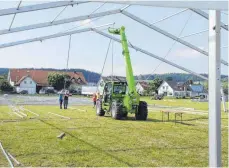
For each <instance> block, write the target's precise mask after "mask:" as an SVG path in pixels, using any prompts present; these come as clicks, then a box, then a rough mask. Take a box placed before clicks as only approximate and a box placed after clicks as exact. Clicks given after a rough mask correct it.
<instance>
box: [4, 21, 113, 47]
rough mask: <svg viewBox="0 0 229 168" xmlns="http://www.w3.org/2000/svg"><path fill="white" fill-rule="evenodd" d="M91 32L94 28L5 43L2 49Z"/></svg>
mask: <svg viewBox="0 0 229 168" xmlns="http://www.w3.org/2000/svg"><path fill="white" fill-rule="evenodd" d="M112 24H114V23H109V24H105V25H100V26H96V27H94V28H101V27H105V26H109V25H112ZM91 30H92V28H85V29H80V30H74V31H69V32H64V33H56V34H52V35H48V36H42V37H37V38H31V39H27V40H21V41H16V42H11V43H5V44H1V45H0V48H7V47H12V46H16V45H21V44H26V43H31V42H35V41H41V42H42V41H43V40H47V39H52V38H57V37H62V36H68V35H72V34H76V33H82V32H88V31H91Z"/></svg>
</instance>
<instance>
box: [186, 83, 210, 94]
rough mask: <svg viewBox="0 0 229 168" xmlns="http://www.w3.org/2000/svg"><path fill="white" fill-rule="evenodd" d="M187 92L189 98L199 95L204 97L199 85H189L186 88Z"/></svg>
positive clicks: (203, 91)
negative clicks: (188, 91)
mask: <svg viewBox="0 0 229 168" xmlns="http://www.w3.org/2000/svg"><path fill="white" fill-rule="evenodd" d="M188 90H190V97H196V96H200V94H202V95H206V93H205V92H206V91H205V90H204V86H203V85H201V84H191V85H189V86H188Z"/></svg>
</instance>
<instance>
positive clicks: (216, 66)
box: [0, 0, 228, 167]
mask: <svg viewBox="0 0 229 168" xmlns="http://www.w3.org/2000/svg"><path fill="white" fill-rule="evenodd" d="M89 2H104V1H102V0H101V1H57V2H51V3H43V4H38V5H30V6H24V7H18V8H10V9H2V10H0V16H5V15H10V14H17V13H24V12H30V11H36V10H44V9H49V8H57V7H61V6H69V5H72V6H73V5H78V4H82V3H89ZM106 3H119V4H128V6H126V7H125V8H123V9H118V10H110V11H106V12H100V13H95V14H90V15H85V16H78V17H74V18H68V19H62V20H57V21H53V22H46V23H39V24H33V25H28V26H22V27H16V28H11V29H7V30H0V35H2V34H8V33H14V32H19V31H26V30H31V29H37V28H42V27H48V26H54V25H60V24H65V23H70V22H75V21H80V20H84V19H88V18H97V17H102V16H107V15H112V14H117V13H122V14H123V15H125V16H127V17H129V18H131V19H133V20H135V21H137V22H139V23H140V24H143V25H145V26H147V27H149V28H150V29H153V30H155V31H157V32H159V33H161V34H163V35H165V36H167V37H168V38H171V39H173V40H175V41H177V42H179V43H181V44H183V45H185V46H187V47H190V48H192V49H194V50H196V51H198V52H200V53H202V54H204V55H206V56H208V60H209V78H206V77H204V76H202V75H200V74H198V73H196V72H193V71H191V70H189V69H187V68H184V67H182V66H180V65H177V64H175V63H173V62H171V61H168V60H166V59H163V58H161V57H159V56H157V55H155V54H153V53H150V52H148V51H146V50H143V49H141V48H139V47H137V46H134V45H132V44H130V43H129V47H130V48H133V49H135V50H137V51H140V52H141V53H144V54H146V55H148V56H151V57H153V58H156V59H158V60H161V61H162V62H165V63H167V64H169V65H171V66H174V67H176V68H179V69H181V70H183V71H186V72H188V73H191V74H194V75H196V76H198V77H200V78H202V79H205V80H208V81H209V166H210V167H221V107H220V104H221V101H220V87H221V83H220V77H221V70H220V68H221V63H222V64H224V65H226V66H228V62H226V61H225V60H221V53H220V48H221V44H220V30H221V27H222V28H223V29H225V30H226V31H228V25H225V24H224V23H222V22H221V21H220V11H222V10H228V4H227V2H226V1H209V2H208V3H206V2H204V1H195V3H193V1H183V2H182V1H173V2H172V3H171V2H169V1H109V0H108V1H106ZM129 5H143V6H154V7H172V8H188V9H190V10H192V11H193V12H195V13H197V14H199V15H200V16H202V17H204V18H206V19H208V20H209V30H208V31H209V51H208V52H206V51H204V50H202V49H200V48H198V47H196V46H194V45H192V44H190V43H188V42H187V41H185V40H183V39H181V38H180V37H176V36H174V35H172V34H170V33H168V32H166V31H164V30H162V29H160V28H158V27H156V26H154V25H153V24H150V23H148V22H146V21H144V20H143V19H141V18H139V17H137V16H135V15H133V14H131V13H129V12H126V11H124V10H125V9H126V8H127V7H129ZM205 9H207V10H209V15H208V14H207V13H205V12H203V11H202V10H205ZM178 13H179V12H178ZM173 16H175V14H174V15H173ZM170 17H172V16H170ZM167 18H169V17H167ZM107 25H110V24H107ZM107 25H102V26H99V27H93V28H86V29H81V30H75V31H69V32H65V33H57V34H53V35H49V36H43V37H38V38H33V39H27V40H22V41H16V42H11V43H6V44H1V45H0V48H5V47H11V46H15V45H20V44H25V43H31V42H35V41H43V40H47V39H51V38H57V37H61V36H67V35H72V34H75V33H82V32H88V31H94V32H96V33H98V34H100V35H102V36H104V37H106V38H109V39H113V40H114V41H116V42H120V40H119V39H117V38H115V37H113V36H111V35H109V34H106V33H104V32H102V31H100V30H98V28H100V27H104V26H107ZM194 34H196V33H194Z"/></svg>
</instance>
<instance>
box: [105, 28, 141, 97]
mask: <svg viewBox="0 0 229 168" xmlns="http://www.w3.org/2000/svg"><path fill="white" fill-rule="evenodd" d="M108 31H109V33H112V34H116V35H120V36H121V42H122V49H123V56H124V59H125V65H126V79H127V83H128V88H129V93H130V94H131V95H134V96H137V91H136V86H135V79H134V74H133V70H132V65H131V60H130V53H129V49H128V43H127V39H126V35H125V27H124V26H122V27H121V28H120V29H112V28H109V29H108Z"/></svg>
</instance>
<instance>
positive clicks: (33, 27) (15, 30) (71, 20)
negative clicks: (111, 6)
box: [0, 9, 121, 35]
mask: <svg viewBox="0 0 229 168" xmlns="http://www.w3.org/2000/svg"><path fill="white" fill-rule="evenodd" d="M120 12H121V9H116V10H110V11H106V12H100V13H95V14H91V15H83V16H78V17H73V18H68V19H62V20H57V21H53V22H44V23H38V24H32V25H28V26H22V27H15V28H11V29H10V30H9V29H5V30H0V35H3V34H9V33H15V32H20V31H26V30H32V29H38V28H43V27H49V26H54V25H60V24H66V23H71V22H77V21H81V20H86V19H92V18H97V17H102V16H107V15H113V14H117V13H120Z"/></svg>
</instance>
